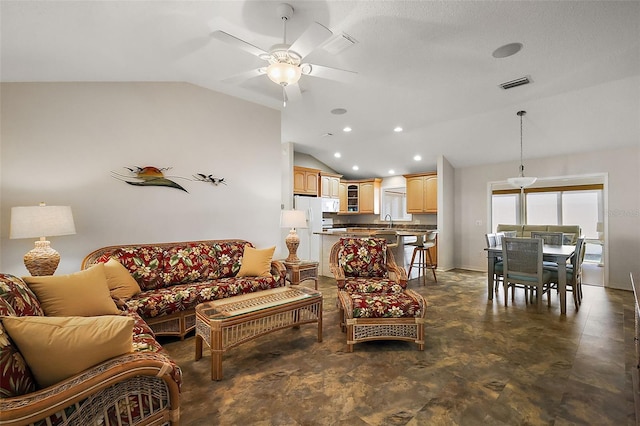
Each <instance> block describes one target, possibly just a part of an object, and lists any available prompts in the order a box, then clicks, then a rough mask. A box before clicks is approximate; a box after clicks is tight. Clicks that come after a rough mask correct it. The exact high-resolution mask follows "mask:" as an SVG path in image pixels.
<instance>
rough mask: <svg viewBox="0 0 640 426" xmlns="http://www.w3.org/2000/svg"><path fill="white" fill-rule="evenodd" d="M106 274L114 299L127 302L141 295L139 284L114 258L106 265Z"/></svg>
mask: <svg viewBox="0 0 640 426" xmlns="http://www.w3.org/2000/svg"><path fill="white" fill-rule="evenodd" d="M104 272H105V274H106V276H107V285H108V286H109V292H110V293H111V296H112V297H117V298H118V299H122V300H124V301H127V300H129V299H131V298H132V297H133V296H135V295H136V294H138V293H140V291H141V290H140V286H139V285H138V282H137V281H136V280H135V279H134V278H133V276H131V274H130V273H129V270H128V269H127V268H125V266H124V265H123V264H122V263H120V262H118V261H117V260H116V259H114V258H113V257H112V258H111V259H109V261H108V262H106V263H105V264H104Z"/></svg>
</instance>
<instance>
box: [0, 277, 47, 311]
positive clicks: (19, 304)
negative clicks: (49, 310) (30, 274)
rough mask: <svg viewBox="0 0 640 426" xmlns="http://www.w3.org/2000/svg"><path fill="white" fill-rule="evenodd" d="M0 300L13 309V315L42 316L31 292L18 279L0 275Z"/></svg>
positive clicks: (38, 303) (40, 308) (36, 300)
mask: <svg viewBox="0 0 640 426" xmlns="http://www.w3.org/2000/svg"><path fill="white" fill-rule="evenodd" d="M0 299H4V301H5V302H6V303H7V304H8V305H9V306H11V307H12V308H13V310H14V311H15V315H17V316H26V315H44V311H43V310H42V306H41V305H40V302H39V301H38V299H37V298H36V295H35V294H34V293H33V291H32V290H31V289H30V288H29V287H28V286H27V285H26V284H25V282H24V281H23V280H22V279H21V278H18V277H15V276H13V275H10V274H0Z"/></svg>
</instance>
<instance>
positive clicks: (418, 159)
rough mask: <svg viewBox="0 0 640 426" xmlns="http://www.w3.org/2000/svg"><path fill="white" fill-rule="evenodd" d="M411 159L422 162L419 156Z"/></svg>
mask: <svg viewBox="0 0 640 426" xmlns="http://www.w3.org/2000/svg"><path fill="white" fill-rule="evenodd" d="M413 159H414V160H416V161H420V160H422V157H421V156H419V155H414V156H413Z"/></svg>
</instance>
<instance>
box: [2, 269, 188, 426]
mask: <svg viewBox="0 0 640 426" xmlns="http://www.w3.org/2000/svg"><path fill="white" fill-rule="evenodd" d="M0 283H1V284H2V288H1V291H0V312H2V314H3V315H17V316H24V315H42V314H43V312H42V309H41V307H40V304H39V301H38V300H37V298H36V297H35V295H34V294H33V292H32V291H31V290H30V289H29V288H28V286H27V285H26V284H25V283H24V281H23V280H22V279H20V278H18V277H15V276H13V275H10V274H1V273H0ZM122 315H127V316H130V317H131V318H133V319H134V320H135V325H134V328H133V343H134V347H135V346H136V345H139V346H137V349H135V351H134V352H131V353H127V354H123V355H120V356H116V357H113V358H110V359H107V360H105V361H103V362H101V363H99V364H97V365H95V366H93V367H90V368H87V369H86V370H84V371H82V372H80V373H78V374H75V375H73V376H71V377H69V378H67V379H64V380H62V381H60V382H58V383H55V384H53V385H51V386H48V387H46V388H41V389H38V388H37V385H35V384H34V385H33V386H29V385H25V383H28V382H29V381H31V379H28V378H29V377H31V373H30V371H29V369H28V366H26V368H22V367H20V366H21V365H22V366H24V359H23V357H22V355H21V354H20V352H19V350H18V348H17V347H16V346H15V344H14V343H12V341H11V339H7V340H5V341H4V342H3V345H2V351H3V353H2V392H3V397H2V398H0V425H1V426H25V425H38V426H41V425H56V426H72V425H73V426H76V425H82V426H84V425H104V426H116V425H118V426H122V425H123V424H126V425H130V426H134V425H135V426H148V425H153V426H155V425H163V426H164V425H178V424H179V422H180V385H181V382H182V372H181V370H180V368H179V367H178V366H177V365H176V364H175V363H174V362H173V360H171V358H169V356H168V354H167V353H166V352H165V350H164V349H163V348H162V346H160V344H159V343H158V342H157V341H156V340H155V338H154V336H153V334H152V331H151V329H150V328H149V327H148V326H147V324H146V323H144V321H143V320H142V319H141V317H140V316H139V315H137V314H135V313H134V312H129V313H124V312H123V313H122ZM3 337H6V336H3ZM34 338H37V339H40V338H43V336H34ZM70 362H73V360H70ZM16 373H19V374H21V375H19V376H16ZM25 378H27V380H26V381H25V382H23V381H22V380H23V379H25ZM11 383H15V384H16V385H15V386H17V387H14V385H11ZM20 383H22V384H20ZM34 388H35V389H34ZM25 391H26V393H22V392H25Z"/></svg>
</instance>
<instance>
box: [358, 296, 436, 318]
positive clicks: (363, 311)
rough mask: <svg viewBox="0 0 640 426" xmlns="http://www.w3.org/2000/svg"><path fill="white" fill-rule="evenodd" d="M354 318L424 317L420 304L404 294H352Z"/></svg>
mask: <svg viewBox="0 0 640 426" xmlns="http://www.w3.org/2000/svg"><path fill="white" fill-rule="evenodd" d="M349 297H350V298H351V301H352V306H353V318H404V317H420V316H422V309H423V307H422V306H421V305H420V302H419V301H418V300H416V299H414V298H412V297H410V296H409V295H408V294H406V293H404V292H402V293H384V294H381V293H350V294H349Z"/></svg>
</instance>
